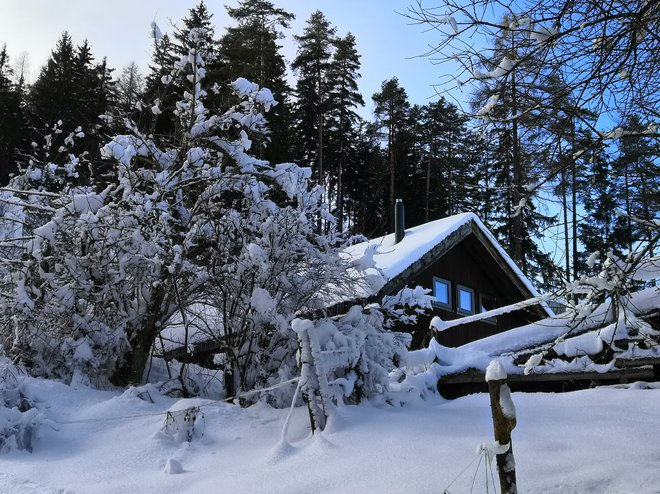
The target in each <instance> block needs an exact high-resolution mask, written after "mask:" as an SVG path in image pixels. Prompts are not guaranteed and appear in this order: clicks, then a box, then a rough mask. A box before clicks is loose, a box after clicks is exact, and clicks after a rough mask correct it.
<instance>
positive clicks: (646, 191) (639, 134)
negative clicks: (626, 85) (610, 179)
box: [613, 115, 660, 251]
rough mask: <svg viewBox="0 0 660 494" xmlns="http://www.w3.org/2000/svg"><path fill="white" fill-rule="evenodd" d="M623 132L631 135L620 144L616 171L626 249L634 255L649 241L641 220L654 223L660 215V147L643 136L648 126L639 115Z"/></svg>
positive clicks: (628, 123) (627, 121)
mask: <svg viewBox="0 0 660 494" xmlns="http://www.w3.org/2000/svg"><path fill="white" fill-rule="evenodd" d="M623 128H624V129H625V131H626V132H628V133H630V134H631V135H624V136H623V137H622V138H621V139H620V140H619V156H618V158H617V159H616V160H615V162H614V167H613V171H614V172H615V173H616V174H617V175H618V177H619V179H620V180H621V185H622V187H621V188H620V189H619V194H618V198H619V202H620V204H621V209H622V211H624V212H625V215H626V217H625V218H624V221H625V224H626V230H627V232H628V234H627V236H628V246H627V247H628V250H630V251H632V250H633V246H634V244H635V243H636V242H640V241H641V242H643V241H648V240H649V237H648V235H649V233H650V232H648V231H647V229H640V228H639V227H638V225H637V222H638V220H641V221H647V222H648V221H653V220H655V219H657V218H658V214H659V213H660V204H659V202H658V199H659V194H658V190H660V167H658V164H657V159H658V156H659V155H660V146H658V144H657V143H655V142H654V141H653V140H652V139H650V138H648V137H644V136H643V133H644V130H645V128H646V126H645V125H643V124H642V122H641V120H640V118H639V117H638V116H637V115H630V116H629V117H628V119H627V120H626V122H625V123H624V125H623Z"/></svg>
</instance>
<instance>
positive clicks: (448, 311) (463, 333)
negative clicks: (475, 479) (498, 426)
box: [336, 203, 553, 348]
mask: <svg viewBox="0 0 660 494" xmlns="http://www.w3.org/2000/svg"><path fill="white" fill-rule="evenodd" d="M397 204H398V207H397V209H400V210H402V209H403V204H402V203H397ZM398 216H399V218H400V219H399V220H398V221H397V224H398V225H399V226H398V228H397V231H395V233H392V234H389V235H385V236H384V237H379V238H375V239H373V240H369V241H368V242H363V243H361V244H357V245H354V246H352V247H350V248H349V249H348V250H347V254H348V255H350V256H354V257H356V258H358V257H360V256H361V255H362V254H363V253H364V252H365V251H366V250H367V249H368V248H370V247H371V248H373V247H377V254H376V255H374V260H375V263H376V267H377V268H378V269H379V270H381V272H382V273H383V274H384V275H385V278H386V282H385V284H384V285H382V286H381V287H380V288H377V289H376V290H373V291H372V293H366V294H362V295H364V296H361V297H359V298H360V300H361V301H364V300H365V299H366V301H367V302H379V301H381V300H382V298H383V297H384V296H387V295H394V294H396V293H397V292H398V291H399V290H401V289H402V288H404V287H410V288H413V287H415V286H418V285H419V286H422V287H424V288H428V289H430V290H432V294H433V296H434V297H435V301H434V303H433V310H432V311H431V312H430V313H427V314H426V315H424V316H421V317H419V318H418V322H417V324H416V325H415V327H414V328H412V334H413V343H412V346H411V348H421V347H424V346H426V344H427V343H428V341H429V339H430V338H431V336H435V338H436V340H437V341H438V342H439V343H440V344H442V345H444V346H450V347H456V346H460V345H463V344H465V343H469V342H471V341H475V340H478V339H481V338H484V337H487V336H491V335H494V334H497V333H501V332H503V331H507V330H509V329H511V328H515V327H519V326H523V325H525V324H528V323H530V322H534V321H537V320H539V319H543V318H545V317H548V316H551V315H553V313H552V311H551V310H550V309H549V308H548V307H547V305H538V306H534V307H531V308H528V309H525V310H518V311H515V312H510V313H507V314H503V315H500V316H498V317H495V318H492V319H488V320H483V321H478V322H473V323H470V324H466V325H461V326H458V327H454V328H450V329H447V330H445V331H443V332H441V333H438V334H435V335H432V334H431V330H430V329H429V324H430V321H431V318H432V317H433V316H440V317H441V318H442V319H443V320H450V319H456V318H459V317H464V316H467V315H471V314H475V313H477V312H485V311H487V310H491V309H494V308H497V307H503V306H506V305H510V304H513V303H516V302H520V301H522V300H527V299H529V298H532V297H536V296H538V293H537V291H536V290H535V289H534V287H533V285H532V283H531V282H530V280H528V279H527V278H526V277H525V276H524V275H523V273H522V272H521V271H520V269H518V267H517V266H516V265H515V263H514V262H513V260H512V259H511V258H510V257H509V256H508V255H507V253H506V252H505V251H504V249H503V248H502V246H501V245H500V244H499V243H498V242H497V240H496V239H495V237H494V236H493V234H492V233H491V232H490V231H489V230H488V229H487V228H486V227H485V226H484V224H483V223H482V222H481V220H480V219H479V218H478V217H477V216H476V215H475V214H473V213H465V214H458V215H455V216H450V217H447V218H443V219H439V220H436V221H431V222H429V223H425V224H423V225H419V226H416V227H413V228H410V229H407V230H406V229H404V228H403V224H402V223H403V221H402V216H403V213H402V212H399V213H398ZM356 299H358V297H356ZM347 304H348V303H347V302H344V303H343V304H341V305H343V306H344V307H346V305H347ZM336 313H339V312H336ZM397 329H398V330H403V331H411V328H410V327H409V326H408V327H399V328H397Z"/></svg>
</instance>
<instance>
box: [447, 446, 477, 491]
mask: <svg viewBox="0 0 660 494" xmlns="http://www.w3.org/2000/svg"><path fill="white" fill-rule="evenodd" d="M479 458H480V456H479V455H475V457H474V458H472V461H471V462H470V463H468V465H467V466H466V467H465V468H464V469H463V470H461V471H460V473H459V474H458V475H456V477H455V478H454V480H452V481H451V482H449V484H447V487H445V488H444V489H443V490H442V493H443V494H449V488H450V487H451V486H452V485H453V484H454V482H456V481H457V480H458V479H459V477H460V476H461V475H463V474H464V473H465V472H467V471H468V469H469V468H470V467H471V466H472V465H473V464H474V462H475V461H477V460H478V459H479Z"/></svg>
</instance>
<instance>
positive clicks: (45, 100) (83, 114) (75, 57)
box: [30, 32, 115, 183]
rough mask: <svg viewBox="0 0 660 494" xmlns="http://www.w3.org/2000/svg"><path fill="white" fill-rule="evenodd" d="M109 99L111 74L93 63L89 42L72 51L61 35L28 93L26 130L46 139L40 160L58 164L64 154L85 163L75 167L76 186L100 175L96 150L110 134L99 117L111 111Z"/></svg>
mask: <svg viewBox="0 0 660 494" xmlns="http://www.w3.org/2000/svg"><path fill="white" fill-rule="evenodd" d="M114 94H115V89H114V82H113V81H112V69H110V68H109V67H108V66H107V62H106V61H105V59H104V60H103V61H102V62H101V63H99V64H94V57H93V55H92V51H91V48H90V46H89V43H88V42H87V41H84V42H83V43H82V44H81V45H80V46H78V47H77V48H74V45H73V43H72V40H71V37H70V36H69V34H68V33H67V32H64V33H63V34H62V37H61V38H60V39H59V40H58V42H57V45H56V47H55V50H53V52H52V53H51V57H50V59H49V60H48V62H47V63H46V65H45V66H44V67H43V68H42V70H41V73H40V75H39V77H38V79H37V80H36V82H35V83H34V85H33V86H32V88H31V90H30V109H31V112H32V115H31V120H32V126H33V127H34V128H35V129H37V133H38V134H41V135H44V136H49V137H47V140H48V141H49V146H48V148H49V149H48V150H47V151H46V153H47V156H44V157H45V158H47V161H55V162H57V163H60V162H64V161H66V160H67V159H68V153H70V152H75V153H76V154H78V155H79V157H80V159H82V160H83V161H84V162H87V163H85V165H86V166H81V167H79V179H80V181H81V183H87V182H89V180H90V175H91V174H94V173H105V171H103V170H102V169H103V168H104V167H103V166H102V163H101V159H100V154H99V151H98V145H99V143H100V142H101V140H102V138H103V136H104V135H108V133H109V131H110V129H109V127H108V125H107V123H106V121H104V120H103V119H101V118H100V116H101V115H103V114H105V113H106V112H108V111H109V110H110V109H111V107H113V106H114V100H115V96H114ZM74 137H75V139H74ZM35 140H37V141H38V140H39V138H35Z"/></svg>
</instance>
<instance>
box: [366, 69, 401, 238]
mask: <svg viewBox="0 0 660 494" xmlns="http://www.w3.org/2000/svg"><path fill="white" fill-rule="evenodd" d="M380 89H381V90H380V92H379V93H376V94H374V95H373V96H372V99H373V101H374V104H375V108H374V116H375V117H376V123H375V125H376V127H377V128H378V129H380V130H382V131H383V132H384V140H385V142H386V146H385V150H386V153H387V159H386V167H387V178H388V187H387V190H388V200H387V209H386V212H385V218H386V222H385V224H386V225H387V227H388V228H390V231H394V213H393V212H394V200H395V198H396V192H397V185H401V184H400V183H397V177H398V172H399V171H400V170H401V169H402V167H403V165H402V162H404V160H405V155H406V152H407V151H406V147H405V137H406V134H405V133H406V131H407V123H408V114H409V112H410V103H409V102H408V95H407V94H406V90H405V89H404V88H403V87H401V86H400V85H399V80H398V79H397V78H396V77H394V78H392V79H389V80H387V81H383V83H382V84H381V88H380Z"/></svg>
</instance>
